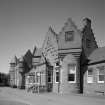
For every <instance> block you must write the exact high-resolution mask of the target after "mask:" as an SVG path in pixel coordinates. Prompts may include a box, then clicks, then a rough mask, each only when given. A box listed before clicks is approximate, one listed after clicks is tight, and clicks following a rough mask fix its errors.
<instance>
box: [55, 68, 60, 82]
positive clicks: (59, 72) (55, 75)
mask: <svg viewBox="0 0 105 105" xmlns="http://www.w3.org/2000/svg"><path fill="white" fill-rule="evenodd" d="M57 72H58V73H59V81H60V72H59V70H58V69H57V70H56V71H55V83H59V82H57V80H56V76H57V75H56V73H57Z"/></svg>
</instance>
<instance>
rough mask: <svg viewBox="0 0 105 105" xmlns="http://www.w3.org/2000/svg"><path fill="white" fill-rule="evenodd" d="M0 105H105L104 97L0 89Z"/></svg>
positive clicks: (7, 88)
mask: <svg viewBox="0 0 105 105" xmlns="http://www.w3.org/2000/svg"><path fill="white" fill-rule="evenodd" d="M0 105H105V96H86V95H82V94H68V95H61V94H54V93H39V94H38V93H34V94H33V93H31V92H27V91H26V90H20V89H16V88H9V87H0Z"/></svg>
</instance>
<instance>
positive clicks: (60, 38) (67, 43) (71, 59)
mask: <svg viewBox="0 0 105 105" xmlns="http://www.w3.org/2000/svg"><path fill="white" fill-rule="evenodd" d="M81 37H82V36H81V32H80V31H79V30H78V29H77V27H76V25H75V24H74V22H73V21H72V19H71V18H69V19H68V21H67V22H66V23H65V24H64V27H63V28H62V30H61V32H60V33H59V34H56V33H55V32H54V30H53V29H52V28H51V27H50V28H49V30H48V32H47V35H46V37H45V40H44V44H43V47H42V48H43V51H42V52H43V54H44V56H45V58H46V59H47V61H48V62H49V63H48V64H49V66H50V67H51V68H52V69H50V68H49V69H48V71H50V73H51V75H50V77H51V81H50V83H49V84H50V87H52V90H51V91H52V92H55V93H64V94H65V93H71V92H79V84H80V83H79V82H80V74H79V72H80V69H79V68H80V54H81V51H82V42H81Z"/></svg>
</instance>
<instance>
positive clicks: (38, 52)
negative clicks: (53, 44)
mask: <svg viewBox="0 0 105 105" xmlns="http://www.w3.org/2000/svg"><path fill="white" fill-rule="evenodd" d="M41 53H42V48H37V49H36V52H35V54H34V57H35V56H41Z"/></svg>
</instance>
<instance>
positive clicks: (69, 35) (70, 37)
mask: <svg viewBox="0 0 105 105" xmlns="http://www.w3.org/2000/svg"><path fill="white" fill-rule="evenodd" d="M73 40H74V31H66V32H65V41H66V42H71V41H73Z"/></svg>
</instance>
